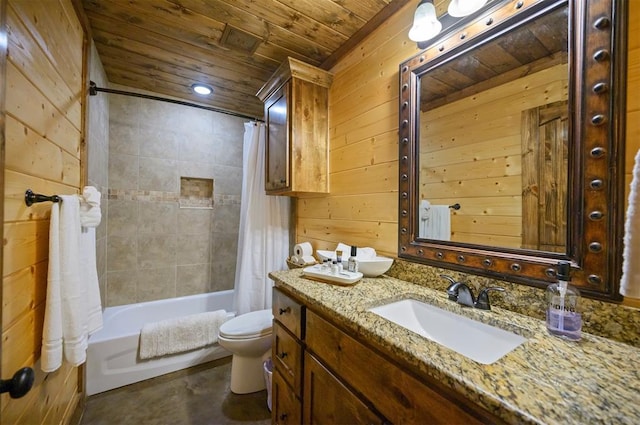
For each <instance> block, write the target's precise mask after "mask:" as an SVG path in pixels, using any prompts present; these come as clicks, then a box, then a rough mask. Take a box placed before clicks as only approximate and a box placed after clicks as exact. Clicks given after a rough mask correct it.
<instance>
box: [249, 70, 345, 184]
mask: <svg viewBox="0 0 640 425" xmlns="http://www.w3.org/2000/svg"><path fill="white" fill-rule="evenodd" d="M332 79H333V76H332V74H330V73H329V72H327V71H324V70H322V69H319V68H316V67H314V66H311V65H308V64H306V63H304V62H301V61H299V60H296V59H293V58H288V59H287V60H286V61H284V62H283V63H282V65H280V67H279V68H278V69H277V70H276V72H275V73H274V74H273V76H272V77H271V79H270V80H269V81H268V82H267V83H266V84H265V85H264V86H263V87H262V88H261V89H260V91H259V92H258V94H257V96H258V97H259V98H260V100H262V102H264V116H265V121H266V125H267V131H266V133H267V134H266V136H267V140H266V145H265V190H266V192H267V194H269V195H289V196H296V194H298V193H328V192H329V118H328V116H329V87H330V86H331V82H332Z"/></svg>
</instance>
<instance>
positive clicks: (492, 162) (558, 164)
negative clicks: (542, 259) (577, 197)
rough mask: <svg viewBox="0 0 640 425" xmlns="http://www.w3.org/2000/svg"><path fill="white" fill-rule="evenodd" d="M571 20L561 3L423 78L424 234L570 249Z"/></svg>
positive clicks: (494, 243)
mask: <svg viewBox="0 0 640 425" xmlns="http://www.w3.org/2000/svg"><path fill="white" fill-rule="evenodd" d="M540 28H545V29H546V30H545V31H541V30H540ZM567 28H568V17H567V10H566V9H562V10H558V11H556V12H554V13H553V14H551V15H545V16H543V17H542V18H539V19H538V20H536V21H534V22H532V23H531V24H529V25H526V26H524V27H523V28H521V29H519V30H518V31H517V32H513V33H510V34H509V35H508V37H507V36H505V37H501V38H498V39H496V40H493V41H491V42H490V43H488V44H486V45H484V46H482V47H479V48H477V49H475V50H474V51H472V52H469V53H468V54H465V55H463V56H460V57H458V58H456V59H455V60H453V61H451V62H449V63H447V64H444V65H441V66H439V67H438V68H436V69H434V70H431V71H428V72H427V73H426V74H425V75H423V76H422V77H421V80H420V127H419V135H420V147H419V152H420V157H419V164H420V176H419V177H420V182H419V194H420V200H419V208H420V211H419V214H418V217H419V220H420V223H419V226H418V228H419V229H420V231H419V235H420V237H421V238H427V239H438V240H451V241H454V242H463V243H472V244H482V245H490V246H498V247H507V248H525V249H534V250H542V251H552V252H564V251H565V244H566V238H567V231H566V216H567V212H566V205H567V170H568V160H567V158H568V146H567V140H568V106H567V99H568V75H569V71H568V66H567V45H568V43H567ZM549 29H554V31H552V32H551V33H550V32H549V31H548V30H549ZM550 34H551V35H550ZM456 203H457V204H460V206H461V208H460V209H459V210H454V209H450V208H447V207H448V206H450V205H453V204H456ZM425 205H428V206H429V207H430V209H426V208H425ZM429 211H431V212H429ZM437 211H439V212H437ZM445 212H446V217H445V216H444V214H445ZM430 214H435V217H436V218H437V220H438V223H440V224H439V226H438V227H436V228H435V229H434V226H433V225H431V226H426V225H425V222H426V223H431V224H433V220H432V218H431V217H430ZM425 218H426V220H425ZM449 228H450V231H448V230H447V229H449Z"/></svg>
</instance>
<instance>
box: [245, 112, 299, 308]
mask: <svg viewBox="0 0 640 425" xmlns="http://www.w3.org/2000/svg"><path fill="white" fill-rule="evenodd" d="M264 152H265V125H264V124H263V123H257V122H247V123H245V124H244V145H243V153H242V157H243V158H242V201H241V206H240V231H239V234H238V255H237V261H236V277H235V286H234V288H235V293H234V295H235V297H234V303H235V309H236V312H237V314H244V313H248V312H250V311H255V310H262V309H266V308H271V288H272V285H273V282H272V281H271V279H269V277H268V276H267V275H268V273H269V272H270V271H274V270H283V269H286V267H287V265H286V258H287V256H288V255H289V215H290V208H289V202H290V201H289V198H288V197H286V196H268V195H266V194H265V189H264Z"/></svg>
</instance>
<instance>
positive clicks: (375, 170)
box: [296, 3, 418, 257]
mask: <svg viewBox="0 0 640 425" xmlns="http://www.w3.org/2000/svg"><path fill="white" fill-rule="evenodd" d="M414 11H415V4H413V3H411V4H408V5H407V6H405V7H404V8H402V9H401V10H400V11H399V12H398V13H396V14H395V15H393V16H392V17H391V18H390V19H388V20H387V21H386V22H385V23H384V24H383V25H381V26H380V27H379V28H378V29H377V30H376V31H375V32H374V33H373V34H372V35H370V36H369V37H368V38H366V39H365V40H364V41H363V42H362V43H361V44H359V45H358V46H357V47H356V48H355V49H354V50H353V51H352V52H351V53H350V54H349V55H347V56H346V57H345V58H344V59H342V60H341V61H340V62H339V63H338V64H336V66H334V67H333V69H332V70H331V71H332V72H333V74H334V82H333V84H332V86H331V89H330V92H329V138H330V155H329V156H330V159H329V169H330V173H329V181H330V195H328V196H310V195H307V196H305V197H300V198H299V199H298V202H297V220H296V234H297V239H298V240H299V241H310V242H311V243H312V245H313V246H314V248H315V249H334V248H335V246H336V243H338V242H344V243H346V244H350V245H358V246H370V247H373V248H375V249H376V250H377V251H378V252H380V253H381V254H383V255H389V256H394V257H395V256H396V252H397V245H398V242H397V231H398V230H397V222H398V213H397V205H398V133H397V130H398V65H399V64H400V62H402V61H403V60H404V59H406V58H408V57H409V56H411V55H413V54H415V53H416V52H417V51H418V50H417V47H416V45H415V43H413V42H411V41H410V40H409V39H408V38H407V36H406V34H407V31H408V30H409V27H410V25H411V23H412V20H413V12H414Z"/></svg>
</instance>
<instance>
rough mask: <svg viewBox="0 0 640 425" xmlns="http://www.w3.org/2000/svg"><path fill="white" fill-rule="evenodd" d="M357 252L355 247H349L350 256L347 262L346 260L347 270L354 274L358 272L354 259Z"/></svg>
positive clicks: (356, 260) (356, 262)
mask: <svg viewBox="0 0 640 425" xmlns="http://www.w3.org/2000/svg"><path fill="white" fill-rule="evenodd" d="M357 252H358V247H357V246H352V247H351V256H350V257H349V260H347V270H349V271H350V272H353V273H356V272H357V271H358V259H357V258H356V255H357Z"/></svg>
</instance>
